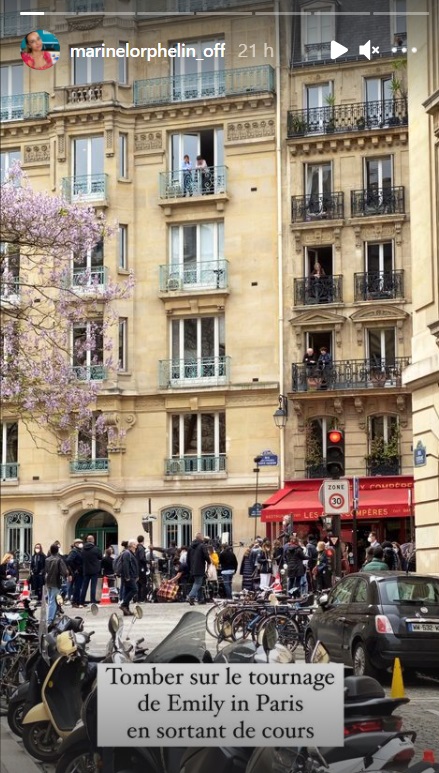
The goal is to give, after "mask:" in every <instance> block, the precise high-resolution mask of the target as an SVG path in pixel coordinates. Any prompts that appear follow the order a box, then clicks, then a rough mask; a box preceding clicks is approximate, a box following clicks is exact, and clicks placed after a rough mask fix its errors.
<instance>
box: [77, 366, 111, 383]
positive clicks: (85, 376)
mask: <svg viewBox="0 0 439 773" xmlns="http://www.w3.org/2000/svg"><path fill="white" fill-rule="evenodd" d="M72 372H73V375H74V376H75V378H76V379H77V381H104V380H105V379H106V378H107V368H106V367H105V365H74V366H73V368H72Z"/></svg>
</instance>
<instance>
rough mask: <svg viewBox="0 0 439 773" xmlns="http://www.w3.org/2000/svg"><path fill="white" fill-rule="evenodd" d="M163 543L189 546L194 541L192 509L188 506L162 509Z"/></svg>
mask: <svg viewBox="0 0 439 773" xmlns="http://www.w3.org/2000/svg"><path fill="white" fill-rule="evenodd" d="M162 527H163V545H164V547H165V548H169V547H171V544H174V545H175V546H176V547H183V546H186V547H188V546H189V545H190V544H191V542H192V510H189V509H188V508H186V507H168V508H166V510H162Z"/></svg>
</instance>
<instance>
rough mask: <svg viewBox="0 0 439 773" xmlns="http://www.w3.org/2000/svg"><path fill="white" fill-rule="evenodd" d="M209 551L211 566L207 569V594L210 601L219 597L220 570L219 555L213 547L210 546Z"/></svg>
mask: <svg viewBox="0 0 439 773" xmlns="http://www.w3.org/2000/svg"><path fill="white" fill-rule="evenodd" d="M207 551H208V553H209V556H210V564H209V565H208V567H207V572H206V578H207V593H208V596H209V598H210V599H213V598H215V597H217V596H218V570H219V568H220V559H219V555H218V553H217V552H216V550H215V548H214V546H213V545H209V546H208V548H207Z"/></svg>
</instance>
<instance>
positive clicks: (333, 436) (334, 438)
mask: <svg viewBox="0 0 439 773" xmlns="http://www.w3.org/2000/svg"><path fill="white" fill-rule="evenodd" d="M328 440H329V442H330V443H341V442H342V441H343V433H342V432H340V431H339V430H338V429H333V430H331V432H328Z"/></svg>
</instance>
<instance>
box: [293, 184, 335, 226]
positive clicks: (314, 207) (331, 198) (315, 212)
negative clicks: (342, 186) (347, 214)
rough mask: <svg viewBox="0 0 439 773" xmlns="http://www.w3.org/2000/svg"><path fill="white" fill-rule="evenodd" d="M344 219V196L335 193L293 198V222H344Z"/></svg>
mask: <svg viewBox="0 0 439 773" xmlns="http://www.w3.org/2000/svg"><path fill="white" fill-rule="evenodd" d="M343 218H344V195H343V193H342V191H336V192H334V193H321V194H318V195H316V194H310V195H308V196H291V221H292V222H293V223H300V222H303V221H309V220H342V219H343Z"/></svg>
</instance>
